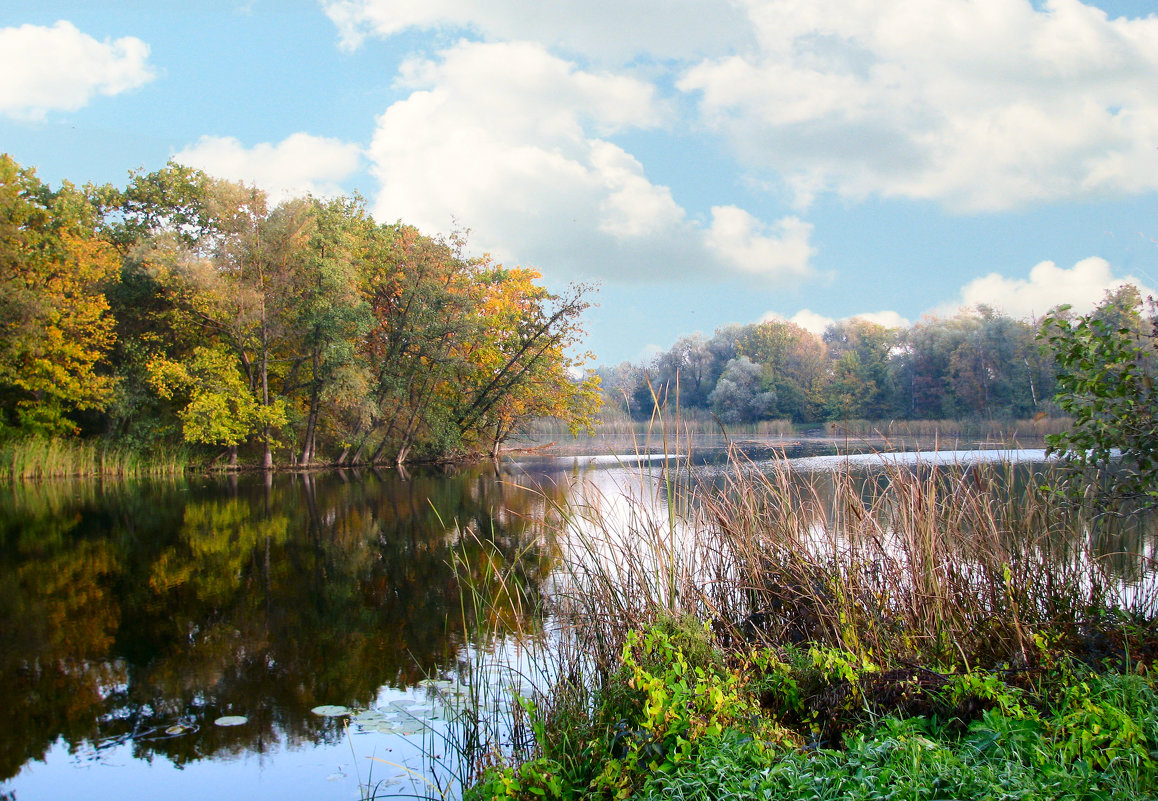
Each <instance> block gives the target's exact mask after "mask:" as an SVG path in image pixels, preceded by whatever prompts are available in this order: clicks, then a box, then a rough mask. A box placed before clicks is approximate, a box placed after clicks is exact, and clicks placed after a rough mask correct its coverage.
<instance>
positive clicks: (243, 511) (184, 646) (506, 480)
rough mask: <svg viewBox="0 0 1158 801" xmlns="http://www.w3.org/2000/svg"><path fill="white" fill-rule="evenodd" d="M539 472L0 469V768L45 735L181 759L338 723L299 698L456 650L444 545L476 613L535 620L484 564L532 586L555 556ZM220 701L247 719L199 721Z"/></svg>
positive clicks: (456, 603)
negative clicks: (54, 474)
mask: <svg viewBox="0 0 1158 801" xmlns="http://www.w3.org/2000/svg"><path fill="white" fill-rule="evenodd" d="M556 478H559V476H555V475H551V474H549V473H545V474H542V475H539V476H529V475H527V474H519V475H515V476H511V475H496V474H495V472H494V470H493V468H492V469H490V470H489V471H487V470H474V469H472V470H467V471H462V472H458V473H455V474H453V475H447V474H433V473H431V474H417V475H413V476H409V477H407V478H406V479H403V478H402V477H400V476H398V475H397V474H394V473H388V474H374V473H366V474H354V473H342V474H338V473H316V474H311V473H303V474H298V475H279V476H264V477H263V476H259V475H253V476H249V475H247V476H240V477H238V476H235V477H232V478H231V479H223V480H221V481H220V482H214V481H208V480H205V481H201V482H193V483H188V484H165V485H160V484H145V483H142V484H116V485H111V486H103V487H102V486H99V485H96V484H76V483H60V484H36V485H19V486H15V487H3V488H0V780H7V779H9V778H11V777H13V776H14V775H16V774H17V773H18V772H19V771H20V770H21V768H22V766H24V765H25V764H26V763H28V762H29V761H30V760H35V759H39V758H42V757H43V756H44V755H45V753H46V752H47V751H48V749H49V748H50V747H52V745H53V744H54V743H55V742H57V741H58V739H60V740H63V742H64V743H66V744H67V746H68V747H69V749H70V750H77V749H100V748H102V747H106V746H109V745H113V744H122V743H127V742H131V743H132V748H133V753H134V756H135V757H137V758H139V759H151V758H152V757H154V756H163V757H165V758H166V759H168V760H170V761H171V762H173V763H174V764H176V765H183V764H187V763H189V762H192V761H196V760H202V759H206V758H214V757H218V756H223V755H227V754H237V753H241V752H246V751H258V752H261V751H264V750H266V749H269V748H271V747H273V746H275V745H286V746H290V747H293V746H296V745H300V744H303V743H311V742H327V741H333V740H334V739H336V738H339V737H341V736H342V729H341V727H340V725H339V724H338V723H337V722H336V721H334V720H332V719H324V718H320V717H317V716H314V715H311V714H310V713H309V710H310V709H311V708H313V707H315V706H317V705H319V704H343V705H346V706H369V705H372V704H373V702H374V701H375V699H376V697H377V695H378V692H379V688H381V687H383V686H391V687H398V688H405V687H409V686H412V685H414V684H415V683H417V682H418V681H420V680H421V679H423V678H424V677H427V676H430V675H434V674H438V673H441V672H444V671H446V670H452V669H453V668H454V666H455V663H456V659H457V657H458V656H459V654H460V652H461V649H462V647H463V644H464V642H465V640H466V636H467V634H466V632H467V631H469V630H470V627H471V626H472V625H473V623H474V622H473V621H470V620H464V619H463V612H462V609H463V606H462V605H461V604H460V594H459V583H458V579H457V578H456V572H455V568H454V566H453V562H454V560H455V559H457V560H458V563H459V568H458V569H459V570H460V571H461V570H462V569H464V568H465V569H466V570H468V571H469V572H470V573H471V575H472V576H473V577H474V578H475V584H476V586H475V591H482V592H484V593H487V592H489V593H492V594H493V596H494V597H493V598H490V599H488V603H486V604H483V605H481V606H480V608H484V609H487V610H488V612H489V613H491V614H492V615H493V614H494V612H495V610H496V609H497V610H501V612H500V613H499V614H497V615H494V618H495V619H492V620H488V621H486V624H487V625H488V627H494V626H495V625H498V626H500V628H501V627H502V626H504V625H507V626H515V625H517V626H520V627H522V628H524V629H533V628H534V626H535V625H536V623H535V621H533V620H528V619H526V617H527V615H528V614H529V613H528V612H526V611H525V609H526V607H518V608H511V607H510V606H509V605H508V606H507V607H504V606H503V604H502V599H503V598H504V597H505V595H504V588H503V587H500V586H498V582H497V581H496V582H493V583H492V585H490V586H488V584H487V583H486V578H485V577H486V576H488V575H493V571H491V570H489V569H488V568H489V567H490V566H491V565H492V564H493V562H494V560H495V559H496V558H497V559H501V560H515V559H517V560H518V564H517V567H516V569H515V570H514V571H513V575H514V576H516V577H517V579H516V580H517V581H519V582H520V584H521V585H522V587H521V589H522V590H523V592H525V593H526V594H527V595H528V596H530V597H532V598H533V597H534V594H535V593H536V592H537V590H538V587H539V585H540V583H541V582H542V580H543V579H544V578H545V576H546V575H547V574H548V573H549V572H550V570H551V568H552V566H553V564H554V562H555V560H556V559H557V552H556V551H555V550H554V548H553V546H551V545H550V544H549V543H550V542H551V540H550V538H549V537H546V536H544V533H545V532H544V529H543V519H544V515H545V514H547V511H548V509H549V508H550V507H551V506H552V505H553V503H554V502H556V501H558V500H559V498H560V497H561V493H562V492H563V491H564V490H563V486H564V485H565V482H563V481H556V480H555V479H556ZM480 578H481V581H480ZM507 580H508V581H509V580H510V577H509V575H508V576H507ZM226 714H238V715H245V716H246V717H248V719H249V722H248V724H247V725H245V726H241V727H237V728H235V729H226V728H221V727H217V726H214V725H213V721H214V720H215V719H216V718H217V717H218V716H221V715H226ZM176 725H181V726H183V727H186V728H185V729H183V730H182V733H180V734H177V735H174V734H171V733H167V730H169V729H170V728H171V727H173V726H176Z"/></svg>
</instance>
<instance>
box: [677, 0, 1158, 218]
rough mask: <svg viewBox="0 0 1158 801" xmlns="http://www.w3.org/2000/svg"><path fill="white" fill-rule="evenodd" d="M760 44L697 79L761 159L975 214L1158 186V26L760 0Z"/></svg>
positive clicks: (1051, 12)
mask: <svg viewBox="0 0 1158 801" xmlns="http://www.w3.org/2000/svg"><path fill="white" fill-rule="evenodd" d="M744 5H745V7H746V8H747V11H748V13H749V15H750V18H751V20H752V24H753V25H754V26H755V29H756V32H757V35H758V37H759V40H760V47H759V51H758V52H756V53H746V54H745V53H741V54H732V55H725V56H722V57H717V58H714V59H708V60H704V61H702V62H701V63H700V64H698V65H696V66H694V67H692V68H691V69H688V70H687V71H686V72H685V73H684V75H683V77H682V79H681V80H680V81H679V84H678V85H679V88H680V89H682V90H683V91H685V92H690V93H698V94H699V97H700V108H701V111H702V114H703V116H704V118H705V120H707V121H708V123H709V124H711V125H713V126H714V127H715V128H716V129H717V130H718V131H719V132H720V133H721V134H722V135H724V136H725V137H727V138H728V139H729V140H730V141H731V143H732V144H733V146H734V148H735V150H736V152H737V154H738V155H739V157H740V158H741V159H742V160H743V161H744V162H745V163H747V164H748V165H749V166H752V167H755V168H758V169H763V170H768V171H770V172H772V173H773V174H778V175H780V176H781V177H782V179H783V180H784V181H786V182H787V184H788V185H789V186H790V187H792V188H793V189H795V190H796V192H797V197H798V201H799V202H800V203H803V204H806V203H807V202H808V201H809V200H810V199H811V197H812V196H813V195H814V194H816V193H817V192H822V191H836V192H839V193H841V194H843V195H845V196H848V197H853V198H859V197H863V196H866V195H870V194H877V195H881V196H885V197H904V198H915V199H927V200H933V201H936V202H939V203H943V204H945V205H946V206H948V207H951V208H954V209H957V210H966V211H973V210H999V209H1005V208H1011V207H1017V206H1021V205H1025V204H1028V203H1032V202H1037V201H1051V200H1058V199H1066V198H1073V197H1081V196H1091V195H1111V194H1120V193H1133V192H1143V191H1153V190H1155V189H1158V152H1156V151H1155V149H1154V145H1155V142H1156V141H1158V93H1156V92H1154V87H1155V86H1156V85H1158V16H1151V17H1147V18H1145V19H1125V18H1120V19H1114V20H1110V19H1108V18H1107V16H1106V14H1105V13H1104V12H1102V11H1101V10H1099V9H1097V8H1094V7H1092V6H1087V5H1083V4H1082V3H1080V2H1078V0H1048V2H1046V3H1045V5H1044V8H1043V9H1042V10H1040V11H1039V10H1036V9H1035V8H1034V7H1033V5H1031V3H1030V2H1028V0H973V1H972V2H961V0H922V1H921V2H904V3H880V2H867V0H744Z"/></svg>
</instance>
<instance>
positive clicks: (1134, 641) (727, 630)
mask: <svg viewBox="0 0 1158 801" xmlns="http://www.w3.org/2000/svg"><path fill="white" fill-rule="evenodd" d="M1048 481H1049V476H1048V475H1033V476H1027V475H1026V474H1024V473H1018V472H1016V471H1014V470H1012V469H1010V468H1002V467H992V466H982V467H971V468H969V469H964V468H961V469H933V468H932V467H927V468H918V469H915V470H911V469H902V468H888V469H886V470H885V472H884V473H882V474H879V475H876V476H873V477H866V476H858V475H855V474H853V473H851V472H844V473H839V472H838V473H823V474H820V473H818V474H813V475H811V476H806V477H801V476H799V475H795V474H792V473H790V472H789V471H788V470H787V468H786V467H783V468H781V469H774V470H771V471H766V470H756V469H754V468H753V466H751V465H747V464H744V463H742V462H740V461H738V460H737V461H735V462H734V463H733V464H732V465H731V466H730V468H729V469H728V470H726V471H722V472H721V473H720V474H718V475H716V476H715V477H713V478H711V479H701V480H697V481H693V480H691V479H689V478H687V477H686V476H681V475H679V474H678V473H675V472H673V473H672V474H665V475H662V476H659V477H658V478H656V480H655V483H654V484H652V485H647V486H643V487H641V488H639V490H638V491H628V492H626V493H625V494H624V496H623V497H598V496H596V497H588V498H586V499H585V500H583V501H580V502H577V503H573V504H571V505H570V506H568V507H567V508H560V509H558V510H556V511H557V518H558V520H559V524H560V527H561V529H562V532H561V533H562V537H561V538H560V543H561V547H562V550H563V553H564V557H563V560H562V564H563V566H564V567H563V568H562V572H561V573H560V574H558V576H557V584H556V587H555V588H554V592H553V594H552V595H551V607H550V609H549V610H545V611H548V612H549V613H550V614H551V616H552V620H553V621H555V623H556V624H557V628H556V632H555V636H552V637H547V638H540V639H538V640H535V641H528V642H527V643H525V646H526V647H527V648H538V649H540V651H541V652H540V653H539V654H538V655H537V656H536V657H535V658H534V659H532V660H531V664H534V665H536V666H537V667H536V668H535V670H536V671H538V672H539V674H540V675H537V676H536V677H535V678H534V681H533V682H532V684H533V685H535V686H536V687H538V689H537V690H536V691H535V692H534V693H531V694H530V696H529V697H528V698H527V699H526V700H525V701H524V702H523V703H522V705H520V706H516V707H515V709H516V714H515V715H513V717H511V718H510V719H508V720H506V721H505V722H504V723H503V725H500V726H492V728H489V729H486V727H485V726H482V727H480V725H477V724H478V723H479V722H478V721H476V726H475V728H474V730H473V732H472V736H471V737H470V738H467V739H464V740H463V742H464V743H466V742H469V743H470V748H469V749H466V751H467V753H466V754H465V755H466V756H467V757H468V758H469V759H468V762H467V764H473V765H474V766H475V771H474V773H473V776H472V777H467V783H468V784H471V785H472V788H471V789H470V790H469V791H468V793H467V795H468V796H469V797H470V798H476V799H482V798H526V799H530V798H542V797H555V798H651V797H658V796H665V797H679V798H705V799H707V798H728V797H731V798H768V799H777V798H784V799H789V798H834V799H836V798H840V799H844V798H864V799H869V798H872V799H876V798H926V799H940V798H1026V799H1046V798H1111V797H1113V798H1125V797H1128V798H1147V797H1156V795H1155V794H1156V793H1158V779H1156V777H1158V764H1156V762H1155V756H1156V755H1158V697H1156V696H1155V692H1154V684H1153V681H1152V673H1151V667H1152V664H1153V661H1154V659H1155V657H1156V656H1158V626H1156V625H1155V618H1156V615H1158V595H1156V587H1155V582H1154V580H1153V577H1152V575H1151V573H1150V568H1151V564H1152V560H1153V557H1154V541H1155V530H1154V522H1153V520H1152V519H1150V518H1141V517H1136V516H1131V515H1128V514H1122V515H1105V514H1102V515H1093V514H1092V513H1090V512H1088V511H1086V510H1082V509H1078V508H1074V507H1072V506H1069V505H1067V504H1065V503H1064V502H1063V501H1061V500H1060V499H1059V498H1058V497H1056V496H1055V495H1053V494H1051V493H1049V492H1047V491H1044V490H1042V489H1041V488H1040V487H1041V484H1043V483H1047V482H1048ZM656 499H658V500H659V501H660V502H658V503H657V502H656ZM669 501H670V503H668V502H669ZM657 510H660V511H658V512H657ZM665 510H671V511H665ZM486 725H488V726H489V725H491V724H486ZM484 729H485V730H484Z"/></svg>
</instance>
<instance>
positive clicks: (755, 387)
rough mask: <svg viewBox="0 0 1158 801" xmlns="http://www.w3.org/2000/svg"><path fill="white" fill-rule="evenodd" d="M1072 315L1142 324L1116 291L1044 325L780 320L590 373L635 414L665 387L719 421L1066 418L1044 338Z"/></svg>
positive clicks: (1053, 348) (1143, 316)
mask: <svg viewBox="0 0 1158 801" xmlns="http://www.w3.org/2000/svg"><path fill="white" fill-rule="evenodd" d="M1079 319H1080V320H1085V319H1089V320H1096V321H1102V323H1099V325H1100V324H1103V323H1104V325H1105V326H1107V327H1108V328H1111V329H1113V330H1115V331H1117V330H1130V331H1132V332H1134V339H1138V337H1139V336H1142V335H1143V334H1144V333H1145V332H1146V331H1149V330H1150V329H1151V328H1152V327H1153V324H1154V317H1153V310H1152V309H1151V310H1150V312H1149V313H1147V312H1146V311H1145V310H1144V309H1143V303H1142V298H1141V296H1140V293H1139V291H1138V289H1137V288H1135V287H1133V286H1129V285H1126V286H1122V287H1120V288H1118V289H1116V290H1114V291H1112V292H1108V293H1107V294H1106V297H1105V298H1104V300H1103V302H1102V303H1101V305H1100V306H1099V307H1098V308H1097V309H1096V310H1095V311H1094V312H1093V313H1091V314H1090V315H1088V317H1083V318H1077V317H1076V316H1075V315H1074V314H1073V313H1072V311H1070V310H1069V309H1068V308H1064V307H1063V308H1059V309H1055V310H1054V311H1052V312H1051V313H1050V315H1048V316H1047V317H1046V318H1045V321H1046V327H1045V328H1044V329H1043V328H1042V325H1041V324H1038V323H1035V322H1032V321H1027V320H1019V319H1014V318H1011V317H1009V316H1007V315H1004V314H1001V313H999V312H997V311H995V310H994V309H992V308H988V307H984V306H981V307H978V308H975V309H971V310H966V311H962V312H960V313H958V314H957V315H956V316H954V317H950V318H945V319H940V318H927V319H924V320H922V321H920V322H918V323H916V324H914V325H912V326H910V327H908V328H886V327H884V326H882V325H879V324H877V323H873V322H870V321H868V320H864V319H859V318H854V319H851V320H843V321H840V322H837V323H834V324H832V325H830V326H829V327H828V328H827V329H826V330H825V331H824V333H823V334H822V335H816V334H813V333H811V332H809V331H807V330H805V329H804V328H801V327H800V326H798V325H795V324H793V323H790V322H784V321H769V322H762V323H756V324H750V325H730V326H725V327H723V328H720V329H719V330H717V331H716V332H715V333H714V334H713V335H712V336H711V337H705V336H703V335H701V334H693V335H691V336H686V337H683V338H681V339H679V340H678V341H677V342H676V343H675V345H673V346H672V347H671V348H670V349H669V350H667V351H666V352H663V353H661V354H659V355H658V356H656V357H655V358H654V359H653V360H651V362H650V363H648V364H630V363H623V364H620V365H618V366H615V367H609V368H603V369H602V370H600V375H601V378H602V380H603V387H604V391H605V393H606V401H607V403H609V404H618V405H619V406H621V407H622V408H623V409H624V410H626V411H627V412H629V413H630V414H631V415H632V416H634V417H636V418H646V417H648V416H649V415H651V414H652V412H653V410H654V409H655V407H656V405H657V404H663V403H666V402H668V401H670V400H674V397H675V393H676V391H677V388H678V393H679V403H680V405H681V406H682V407H684V408H699V409H706V410H710V411H711V412H712V413H714V414H715V415H716V416H717V417H718V418H719V419H720V420H721V421H722V422H725V423H742V422H754V421H759V420H770V419H789V420H792V421H793V422H795V423H804V424H807V423H818V424H819V423H823V422H825V421H832V420H852V419H861V420H886V419H905V420H921V419H929V420H938V419H967V418H979V419H1025V418H1030V417H1035V416H1037V415H1050V416H1052V415H1057V414H1061V413H1064V412H1066V411H1068V410H1065V409H1061V408H1059V405H1058V403H1057V401H1056V400H1055V396H1057V395H1058V394H1059V389H1065V388H1064V387H1062V388H1059V384H1058V370H1059V368H1058V364H1059V363H1058V359H1057V357H1058V355H1059V353H1060V352H1061V348H1062V347H1064V346H1065V343H1063V342H1062V341H1061V340H1060V339H1058V338H1057V337H1050V336H1047V335H1046V334H1048V333H1049V332H1050V331H1053V330H1055V328H1056V326H1057V324H1058V321H1062V322H1064V321H1068V320H1074V321H1076V320H1079ZM1049 321H1053V323H1052V327H1051V324H1050V322H1049ZM1043 331H1044V332H1045V333H1043ZM1150 347H1151V349H1152V345H1151V346H1150ZM1092 358H1093V359H1094V360H1095V361H1096V360H1097V359H1098V356H1097V354H1093V356H1092ZM1063 395H1064V393H1063Z"/></svg>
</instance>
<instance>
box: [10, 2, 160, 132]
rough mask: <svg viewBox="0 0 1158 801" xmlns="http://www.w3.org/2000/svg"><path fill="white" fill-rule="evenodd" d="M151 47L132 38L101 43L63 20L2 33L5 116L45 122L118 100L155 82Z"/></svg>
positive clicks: (21, 27) (12, 29)
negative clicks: (100, 98) (102, 98)
mask: <svg viewBox="0 0 1158 801" xmlns="http://www.w3.org/2000/svg"><path fill="white" fill-rule="evenodd" d="M148 61H149V46H148V45H147V44H145V43H144V42H142V41H141V40H140V39H137V38H135V37H133V36H125V37H122V38H120V39H116V40H109V39H105V40H104V41H103V42H99V41H97V40H96V39H94V38H93V37H91V36H89V35H88V34H86V33H81V32H80V31H79V30H77V28H76V26H75V25H73V24H72V23H71V22H67V21H65V20H61V21H59V22H57V23H56V24H55V25H53V26H51V27H44V26H40V25H21V26H20V27H16V28H0V114H6V115H8V116H10V117H16V118H18V119H29V120H40V119H43V118H44V116H45V114H47V113H48V112H49V111H75V110H77V109H79V108H83V107H84V106H86V105H88V104H89V103H90V102H91V101H92V98H93V96H94V95H97V94H102V95H118V94H121V93H122V92H127V91H130V90H132V89H136V88H137V87H139V86H143V85H144V84H146V83H148V82H149V81H151V80H153V78H155V77H156V73H155V72H154V71H153V68H152V67H151V66H150V65H149V63H148Z"/></svg>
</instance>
